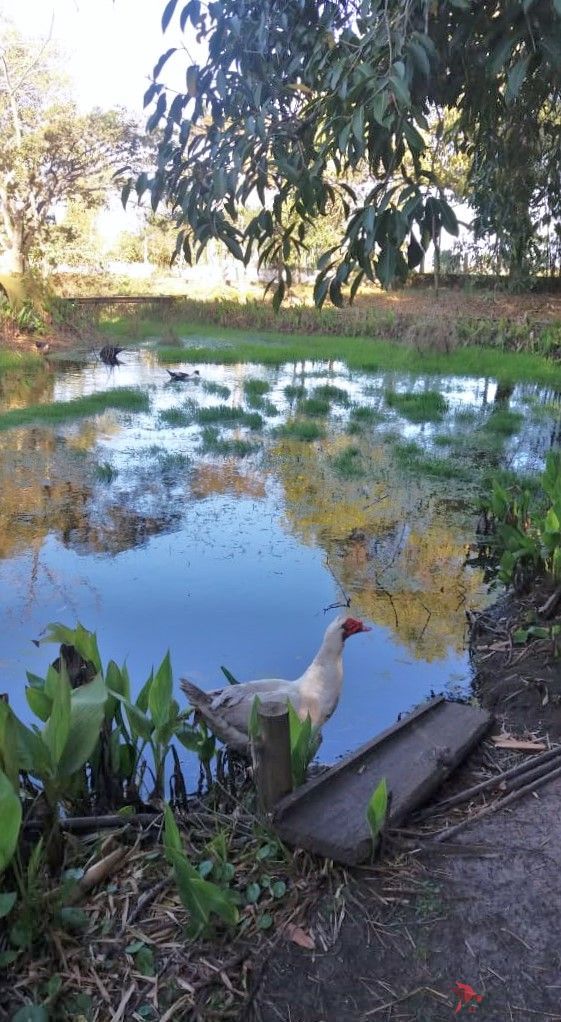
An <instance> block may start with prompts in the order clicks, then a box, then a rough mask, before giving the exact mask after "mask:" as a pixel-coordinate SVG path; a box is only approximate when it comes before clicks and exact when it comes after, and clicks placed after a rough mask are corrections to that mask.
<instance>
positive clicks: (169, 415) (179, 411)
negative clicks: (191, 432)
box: [158, 407, 193, 426]
mask: <svg viewBox="0 0 561 1022" xmlns="http://www.w3.org/2000/svg"><path fill="white" fill-rule="evenodd" d="M158 418H159V420H160V422H161V423H162V424H164V425H166V426H188V425H189V423H191V422H192V421H193V412H192V411H191V410H190V409H188V408H185V407H183V408H179V407H177V408H164V409H162V411H161V412H160V413H159V416H158Z"/></svg>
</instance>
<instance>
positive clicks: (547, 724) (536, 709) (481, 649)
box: [470, 583, 561, 741]
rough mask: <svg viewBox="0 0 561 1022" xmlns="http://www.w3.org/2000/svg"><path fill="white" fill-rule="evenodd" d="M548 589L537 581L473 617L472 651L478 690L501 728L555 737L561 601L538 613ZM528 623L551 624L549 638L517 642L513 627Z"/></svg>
mask: <svg viewBox="0 0 561 1022" xmlns="http://www.w3.org/2000/svg"><path fill="white" fill-rule="evenodd" d="M552 592H553V590H552V587H551V586H548V585H545V584H543V583H542V584H540V583H536V584H535V585H534V586H533V587H532V589H531V591H530V592H527V593H524V594H522V595H517V594H516V593H513V592H510V593H508V594H507V595H506V596H504V597H503V598H501V599H500V600H498V601H497V603H495V604H494V605H493V606H492V607H490V608H489V609H488V610H486V611H485V612H484V613H482V614H480V615H479V616H478V617H477V618H476V619H475V621H474V623H473V628H472V632H471V642H470V654H471V660H472V664H473V667H474V669H475V672H476V682H475V691H476V694H477V696H478V697H479V699H480V701H481V703H482V705H483V706H485V707H486V709H488V710H490V711H491V712H492V713H493V714H494V716H495V717H496V719H497V722H498V724H499V725H502V727H503V729H504V730H505V731H509V732H510V733H512V734H516V735H523V734H528V733H530V734H532V733H537V734H539V735H540V736H543V737H546V738H549V739H550V740H552V741H559V739H561V602H559V603H558V605H557V607H556V608H555V612H554V613H552V614H547V613H540V609H541V608H543V607H544V605H545V604H546V602H547V600H548V598H549V597H550V596H551V595H552ZM532 625H533V626H538V627H544V628H547V629H549V630H550V632H551V637H550V638H543V639H542V638H534V637H532V636H529V637H528V639H527V640H526V642H520V641H517V636H516V632H517V631H518V630H520V629H527V628H528V627H531V626H532ZM556 632H558V633H559V634H557V635H556Z"/></svg>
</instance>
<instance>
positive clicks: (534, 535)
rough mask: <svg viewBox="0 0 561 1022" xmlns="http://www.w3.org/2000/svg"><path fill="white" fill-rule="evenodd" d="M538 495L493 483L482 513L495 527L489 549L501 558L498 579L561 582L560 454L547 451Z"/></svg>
mask: <svg viewBox="0 0 561 1022" xmlns="http://www.w3.org/2000/svg"><path fill="white" fill-rule="evenodd" d="M539 486H540V488H541V494H539V493H538V495H537V497H536V496H535V494H534V492H533V489H530V487H528V486H525V485H524V484H523V483H514V484H513V485H511V486H509V487H506V486H502V485H501V483H500V482H499V481H498V480H496V479H495V480H494V481H493V485H492V490H491V495H490V497H489V499H488V500H486V501H484V509H485V511H486V512H487V513H489V514H490V515H491V518H492V522H493V525H494V529H495V532H494V535H493V536H492V546H493V549H494V550H495V551H496V553H497V555H498V556H499V557H500V562H499V573H498V577H499V579H500V580H501V581H502V582H505V583H510V582H514V583H515V584H517V583H518V582H519V581H523V580H524V578H525V575H526V573H527V572H528V571H529V572H531V573H533V574H537V573H544V572H545V573H546V574H547V575H549V576H551V578H553V579H554V580H555V581H559V580H560V579H561V453H560V452H558V451H550V452H549V453H548V455H547V458H546V463H545V469H544V471H543V473H542V475H541V477H540V479H539Z"/></svg>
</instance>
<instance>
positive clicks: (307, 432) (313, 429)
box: [277, 419, 325, 443]
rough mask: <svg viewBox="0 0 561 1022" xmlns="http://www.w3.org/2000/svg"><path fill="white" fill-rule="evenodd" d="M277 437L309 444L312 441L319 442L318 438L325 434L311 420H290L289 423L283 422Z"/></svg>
mask: <svg viewBox="0 0 561 1022" xmlns="http://www.w3.org/2000/svg"><path fill="white" fill-rule="evenodd" d="M277 435H278V436H282V437H287V438H288V439H291V440H305V441H307V442H308V443H309V442H310V441H312V440H319V439H320V437H322V436H325V433H324V431H323V429H322V428H321V426H318V424H317V422H314V420H313V419H291V420H290V422H285V423H284V425H283V426H280V427H279V429H278V430H277Z"/></svg>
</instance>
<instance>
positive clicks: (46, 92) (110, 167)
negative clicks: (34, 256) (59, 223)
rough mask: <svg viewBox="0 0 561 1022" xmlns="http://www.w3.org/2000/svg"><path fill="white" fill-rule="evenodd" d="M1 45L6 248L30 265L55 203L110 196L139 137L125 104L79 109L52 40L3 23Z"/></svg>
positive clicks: (18, 267) (0, 229)
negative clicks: (35, 38) (31, 38)
mask: <svg viewBox="0 0 561 1022" xmlns="http://www.w3.org/2000/svg"><path fill="white" fill-rule="evenodd" d="M0 53H1V59H0V82H1V87H0V131H1V134H2V151H1V154H0V248H2V249H4V250H5V251H6V252H7V253H8V254H9V256H10V258H11V262H12V269H13V271H14V272H16V273H23V272H24V271H25V269H26V268H27V265H28V262H29V258H30V255H31V252H32V249H33V248H35V250H37V249H40V246H41V244H42V242H43V240H44V239H45V238H46V236H47V234H48V233H49V229H50V227H51V226H52V217H53V214H54V210H55V207H56V206H57V205H59V204H60V203H64V202H66V201H68V200H71V199H73V200H79V201H80V202H81V203H82V205H83V206H86V207H95V206H98V205H99V204H100V203H101V202H103V200H104V198H105V196H106V195H107V191H108V188H109V185H110V183H111V178H112V175H113V173H114V172H115V171H116V170H117V168H119V167H122V166H123V164H128V163H129V162H130V158H131V157H132V156H133V155H134V153H135V151H136V150H137V148H138V138H137V133H136V130H135V127H134V125H133V124H132V123H131V122H130V121H128V120H127V119H126V118H125V117H124V116H123V114H122V113H121V112H119V111H117V110H112V111H107V112H103V111H101V110H94V111H92V112H91V113H87V114H81V113H79V111H78V108H77V107H76V105H75V104H74V103H73V102H72V101H69V100H68V98H67V83H66V81H65V79H64V77H63V76H62V74H61V73H60V70H59V68H60V58H57V57H56V54H55V53H54V52H53V50H52V48H49V46H47V45H45V44H44V43H37V44H36V45H34V44H30V43H29V42H27V41H26V40H24V39H23V38H22V37H21V36H19V35H18V34H17V33H16V32H15V30H13V29H10V28H9V27H7V26H6V24H5V23H3V24H2V26H0ZM57 63H58V66H57Z"/></svg>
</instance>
